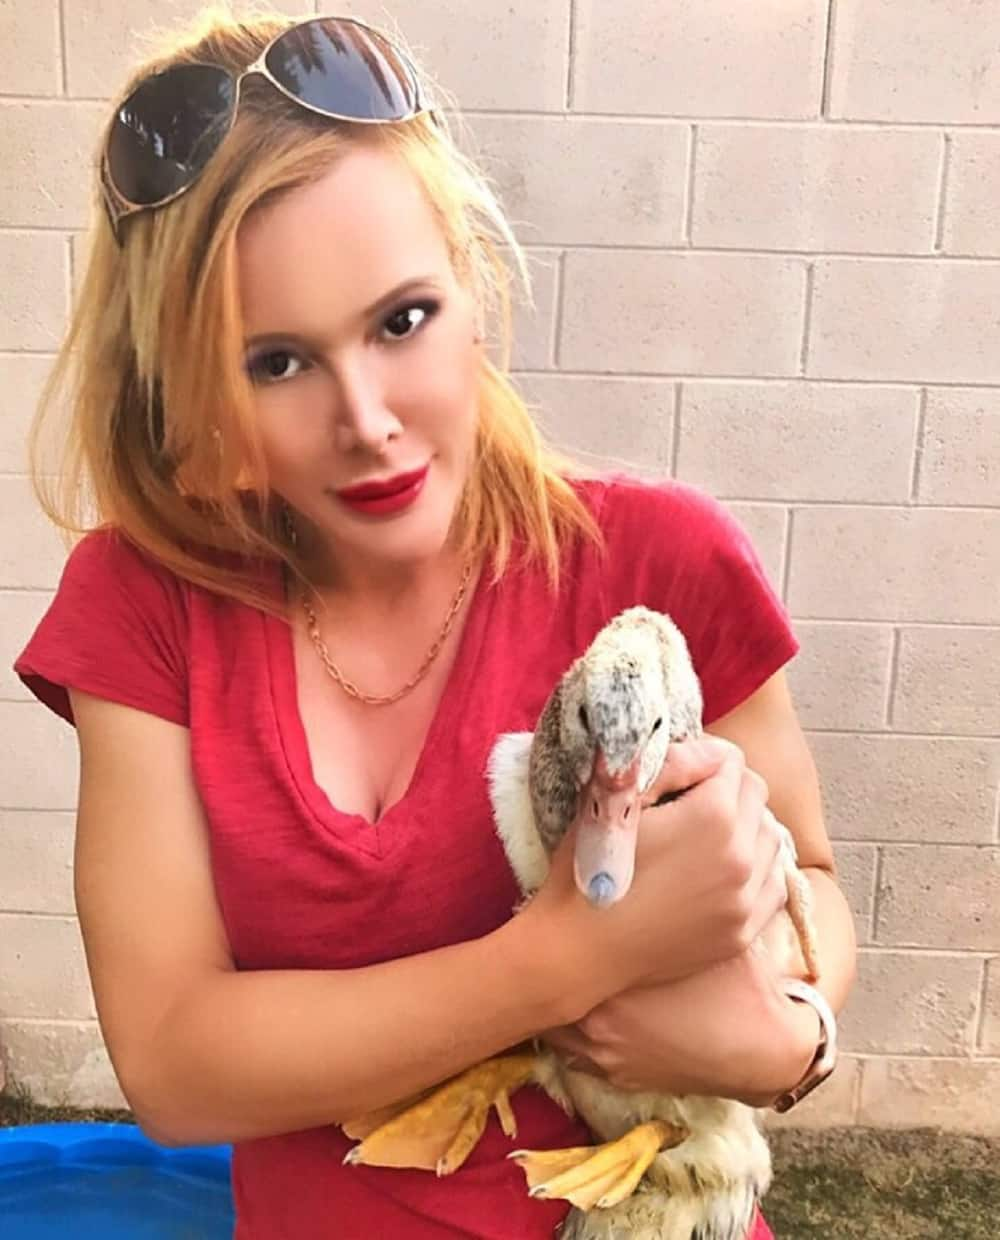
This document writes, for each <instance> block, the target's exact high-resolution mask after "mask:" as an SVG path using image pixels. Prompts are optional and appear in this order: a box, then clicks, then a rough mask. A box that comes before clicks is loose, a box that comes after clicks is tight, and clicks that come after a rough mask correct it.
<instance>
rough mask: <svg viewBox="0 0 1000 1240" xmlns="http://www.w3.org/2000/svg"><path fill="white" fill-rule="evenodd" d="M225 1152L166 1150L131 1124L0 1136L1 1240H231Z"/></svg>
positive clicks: (36, 1128) (38, 1127) (51, 1127)
mask: <svg viewBox="0 0 1000 1240" xmlns="http://www.w3.org/2000/svg"><path fill="white" fill-rule="evenodd" d="M230 1157H231V1148H230V1147H229V1146H228V1145H212V1146H195V1147H185V1148H184V1149H166V1148H164V1147H163V1146H160V1145H157V1144H156V1143H155V1142H153V1141H150V1139H149V1138H148V1137H146V1136H144V1135H143V1133H142V1132H141V1131H140V1130H139V1129H138V1128H136V1127H135V1126H134V1125H132V1124H35V1125H25V1126H23V1127H19V1128H0V1237H2V1240H231V1237H232V1234H233V1202H232V1194H231V1191H230V1184H229V1164H230Z"/></svg>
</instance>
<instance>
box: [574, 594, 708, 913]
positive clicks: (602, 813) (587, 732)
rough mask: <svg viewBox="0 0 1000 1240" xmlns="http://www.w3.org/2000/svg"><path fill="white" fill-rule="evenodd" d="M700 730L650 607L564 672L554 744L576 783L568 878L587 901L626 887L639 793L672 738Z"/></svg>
mask: <svg viewBox="0 0 1000 1240" xmlns="http://www.w3.org/2000/svg"><path fill="white" fill-rule="evenodd" d="M700 728H701V691H700V689H699V686H698V680H697V677H696V676H695V673H694V669H693V667H692V665H691V660H690V656H689V654H688V650H687V644H686V642H685V641H684V638H683V636H682V635H681V633H680V630H679V629H678V628H677V627H676V626H675V625H674V624H673V623H672V622H671V621H670V620H669V619H668V618H667V617H666V616H663V615H661V614H660V613H658V612H653V611H649V610H647V609H646V608H644V607H633V608H630V609H629V610H628V611H625V612H623V613H622V614H621V615H620V616H618V617H616V618H615V619H614V620H613V621H612V622H611V623H610V624H608V625H606V626H605V627H604V628H603V629H602V630H601V631H600V633H598V635H597V637H596V638H595V639H594V641H593V643H592V644H591V645H590V647H589V648H588V650H587V651H586V653H585V654H584V655H583V656H582V657H581V658H580V659H578V660H577V661H576V663H575V664H574V665H573V667H572V668H570V670H569V672H568V673H567V674H566V676H565V678H564V680H563V682H562V693H561V717H560V729H559V730H560V742H561V747H562V749H563V754H564V756H565V757H566V758H567V759H568V765H569V767H570V768H571V769H572V771H573V773H574V776H575V778H576V781H577V784H578V788H579V799H578V802H577V819H578V823H579V830H578V832H577V843H576V857H575V872H576V882H577V886H578V887H579V888H580V890H581V891H582V892H583V894H584V895H585V896H586V897H587V898H588V899H589V900H590V901H591V902H592V903H594V904H600V905H605V904H613V903H614V902H615V901H616V900H620V899H621V898H622V896H624V895H625V893H626V892H627V891H628V889H629V887H630V886H631V884H632V876H633V873H634V868H635V846H636V839H637V829H638V825H639V813H640V808H641V798H642V795H643V793H644V792H645V791H646V789H647V788H648V787H649V785H650V784H651V783H652V781H653V779H654V778H655V777H656V775H657V774H658V773H659V771H660V769H661V768H662V766H663V764H664V762H665V761H666V757H667V752H668V749H669V746H670V743H671V741H673V740H680V739H683V738H684V737H687V736H690V735H692V734H695V733H696V732H698V731H700Z"/></svg>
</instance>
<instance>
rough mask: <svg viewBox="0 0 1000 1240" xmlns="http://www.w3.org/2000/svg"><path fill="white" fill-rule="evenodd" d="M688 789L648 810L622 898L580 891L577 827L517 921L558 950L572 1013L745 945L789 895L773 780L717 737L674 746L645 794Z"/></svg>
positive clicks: (544, 948)
mask: <svg viewBox="0 0 1000 1240" xmlns="http://www.w3.org/2000/svg"><path fill="white" fill-rule="evenodd" d="M684 789H687V791H685V792H684V795H682V796H680V797H679V798H678V799H677V800H675V801H673V802H671V803H669V804H666V805H662V806H656V807H653V806H650V807H649V808H646V809H644V810H643V811H642V818H641V820H640V825H639V839H638V845H637V849H636V865H635V878H634V880H633V882H632V886H631V889H630V890H629V891H628V893H627V895H626V896H625V897H624V899H622V900H620V901H619V902H618V903H616V904H613V905H611V906H610V907H605V908H595V907H593V906H592V905H591V904H589V903H588V901H587V900H586V899H585V898H584V897H583V896H582V895H581V894H580V892H579V891H578V890H577V889H576V886H575V884H574V881H573V845H574V839H575V829H573V828H571V829H570V831H569V832H568V833H567V837H566V839H564V840H563V842H562V843H561V844H560V846H559V847H558V849H557V850H556V852H555V854H554V856H553V858H552V865H551V869H550V872H549V876H548V878H547V879H546V882H545V883H544V884H543V886H542V888H541V890H540V891H539V892H538V894H537V895H536V896H535V898H534V899H533V900H532V901H531V903H530V904H529V905H528V906H527V908H526V909H525V910H524V912H523V913H522V914H521V915H520V917H519V918H517V919H516V920H518V921H521V922H522V928H523V929H524V930H525V931H526V932H527V933H529V934H530V935H531V936H532V942H534V943H535V944H537V950H538V951H541V952H548V953H551V954H552V955H553V956H557V957H558V963H557V964H556V965H555V966H554V973H555V974H556V976H557V977H558V978H559V983H560V985H561V986H564V987H565V988H566V989H567V990H574V991H575V992H576V993H577V994H578V996H579V999H578V1003H579V1006H577V1007H576V1008H575V1010H574V1011H573V1013H572V1015H571V1016H570V1017H569V1019H575V1018H576V1017H577V1016H578V1014H579V1015H582V1014H583V1013H584V1012H587V1011H589V1010H590V1009H591V1008H593V1007H595V1006H596V1005H597V1004H599V1003H600V1002H601V1001H602V1000H604V999H607V998H610V996H611V995H616V994H619V993H620V992H621V991H623V990H627V989H629V988H630V987H633V986H636V985H640V984H642V983H646V982H654V981H664V980H676V979H679V978H681V977H685V976H687V975H689V974H692V973H697V972H699V971H700V970H702V969H704V968H706V967H707V966H709V965H712V964H717V963H718V962H720V961H723V960H727V959H729V958H730V957H733V956H737V955H740V954H741V953H743V952H745V951H746V949H747V948H748V947H749V946H750V944H751V943H752V942H753V940H754V939H755V938H756V937H757V935H758V934H759V933H760V931H761V929H762V928H763V927H764V926H765V925H766V924H767V923H768V922H769V921H770V920H771V918H772V917H773V916H774V915H775V913H776V912H777V911H778V909H779V908H781V907H782V905H783V904H784V902H785V899H786V892H785V887H784V882H783V881H782V879H781V875H780V873H779V872H778V870H777V869H776V866H775V859H776V857H777V853H778V848H779V839H778V834H777V831H776V830H775V828H774V827H773V825H772V824H771V823H770V822H769V816H768V815H765V813H764V808H765V806H766V803H767V786H766V784H765V783H764V781H763V780H762V779H761V778H760V777H759V776H758V775H756V774H755V773H754V772H753V771H751V770H749V769H748V768H747V766H746V762H745V760H744V758H743V754H742V751H741V750H740V749H739V748H738V747H737V746H735V745H733V744H731V743H729V742H728V741H723V740H719V739H718V738H716V737H710V736H705V737H703V738H700V739H698V740H691V741H683V742H679V743H676V744H674V745H672V746H671V747H670V751H669V756H668V759H667V761H666V763H665V764H664V768H663V771H662V773H661V775H660V776H659V778H658V779H657V781H656V783H655V784H654V786H653V788H651V789H650V792H649V794H648V795H647V798H646V799H647V800H651V799H652V798H653V797H656V796H659V795H661V794H662V793H664V792H670V791H673V792H679V791H683V790H684Z"/></svg>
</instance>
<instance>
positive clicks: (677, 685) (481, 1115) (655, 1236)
mask: <svg viewBox="0 0 1000 1240" xmlns="http://www.w3.org/2000/svg"><path fill="white" fill-rule="evenodd" d="M702 709H703V702H702V693H701V687H700V682H699V679H698V676H697V674H696V672H695V668H694V665H693V662H692V659H691V655H690V651H689V649H688V645H687V642H686V640H685V638H684V635H683V633H682V632H681V630H680V628H679V627H678V626H677V625H676V624H675V623H674V622H673V620H672V619H671V618H670V617H669V616H668V615H666V614H665V613H662V612H658V611H654V610H652V609H650V608H647V607H642V606H636V607H631V608H627V609H625V610H624V611H622V612H621V613H619V614H618V615H616V616H615V617H614V618H612V619H611V620H610V621H609V622H608V623H606V624H605V625H604V626H603V627H602V628H601V629H600V630H599V631H598V633H597V634H596V636H595V637H594V638H593V640H592V641H591V643H590V645H589V646H588V647H587V649H586V650H585V651H584V652H583V654H582V655H580V656H579V657H578V658H577V659H576V660H575V661H574V662H573V663H572V664H571V666H570V667H569V668H568V669H567V670H566V672H565V673H564V674H563V676H562V677H561V678H560V680H559V681H558V683H557V684H556V686H555V688H554V689H553V691H552V692H551V694H550V696H549V698H548V699H547V701H546V702H545V705H544V707H543V709H542V711H541V714H540V716H539V718H538V721H537V724H536V727H535V730H534V731H533V732H510V733H505V734H504V735H501V736H500V737H498V738H497V739H496V741H495V743H494V745H493V747H492V749H491V752H490V756H489V759H488V763H487V780H488V786H489V793H490V801H491V804H492V808H493V813H494V822H495V827H496V831H497V834H498V836H499V839H500V841H501V843H502V845H503V848H504V852H505V854H506V856H507V860H508V862H509V864H510V866H511V869H512V870H513V873H514V875H515V878H516V880H517V885H518V889H519V892H520V895H521V899H520V902H519V903H518V905H517V907H516V908H515V910H513V911H514V915H517V913H518V912H519V911H520V910H521V909H523V908H524V907H525V906H526V905H527V903H528V902H530V900H531V898H532V896H533V895H534V893H536V892H537V891H538V890H539V888H540V887H541V886H542V884H543V883H544V881H545V878H546V876H547V874H548V870H549V859H550V857H551V855H552V854H553V852H554V851H555V850H556V848H557V847H558V846H559V843H560V841H561V840H562V839H563V837H564V836H565V834H566V832H567V831H568V830H569V829H570V827H571V826H572V825H574V824H576V827H577V833H576V842H575V845H574V859H573V860H574V864H573V871H574V881H575V884H576V886H577V888H578V889H579V891H580V892H581V894H582V895H583V897H584V898H585V899H587V900H588V901H589V902H590V903H591V904H593V905H595V906H597V907H607V906H609V905H611V904H613V903H616V902H617V901H619V900H622V899H625V898H627V895H628V891H629V888H630V886H631V884H632V881H633V878H634V870H635V849H636V842H637V838H638V826H639V818H640V809H641V804H642V797H643V795H644V794H645V793H646V791H647V790H648V788H649V787H650V785H651V784H652V782H653V780H654V779H655V778H656V776H657V775H658V774H659V772H660V770H661V769H662V767H663V765H664V763H665V762H666V760H667V757H668V754H669V750H670V746H671V744H674V743H676V742H679V741H682V740H686V739H689V738H695V737H698V736H700V735H702V731H703V727H702ZM676 795H678V794H676V793H675V794H671V798H672V796H676ZM671 798H663V799H671ZM765 812H766V813H768V814H769V815H770V811H769V810H767V811H765ZM770 816H771V818H772V820H773V823H774V827H775V829H776V830H777V833H778V836H779V839H780V847H779V854H778V860H777V862H776V865H777V866H778V867H779V869H780V872H781V874H782V876H783V878H784V881H785V885H786V889H787V892H788V900H787V903H786V906H785V908H784V909H783V910H782V912H781V913H780V914H779V915H778V917H777V918H775V921H774V922H773V923H772V925H771V927H769V928H768V932H767V934H766V935H762V936H761V938H760V939H758V941H757V942H756V943H755V944H754V945H753V948H752V950H755V951H760V952H763V953H765V954H769V955H770V956H771V957H772V958H774V959H775V962H776V964H777V965H778V967H779V968H781V967H783V966H784V965H785V964H786V963H787V962H789V961H791V960H792V959H793V958H794V957H793V953H794V950H795V946H796V945H797V947H798V949H799V951H800V952H801V958H802V959H803V960H804V962H805V966H806V971H807V975H808V977H809V978H810V979H811V980H815V979H817V978H818V976H819V966H818V951H817V944H816V935H815V927H814V924H813V918H812V910H811V901H810V896H811V889H810V887H809V884H808V881H807V880H806V878H805V875H804V874H803V873H802V871H801V870H800V869H799V868H798V864H797V856H796V851H795V842H794V839H793V837H792V835H791V833H790V832H789V831H788V830H787V828H785V827H784V826H783V825H782V824H780V823H779V822H777V820H776V819H774V817H773V815H770ZM528 1083H532V1084H534V1085H535V1086H537V1087H540V1088H542V1089H543V1090H544V1091H545V1092H546V1093H547V1094H548V1095H549V1096H550V1097H551V1098H552V1099H553V1100H554V1101H556V1102H557V1103H558V1104H559V1105H560V1106H561V1107H563V1109H564V1110H566V1111H567V1112H568V1113H569V1114H574V1115H577V1116H579V1117H581V1118H582V1119H583V1120H584V1122H585V1123H586V1124H587V1126H588V1127H589V1128H590V1130H591V1132H592V1133H593V1134H594V1135H595V1137H596V1138H597V1141H598V1144H597V1145H595V1146H585V1147H578V1148H574V1149H571V1150H523V1149H515V1150H512V1151H511V1153H510V1155H509V1157H510V1158H512V1159H513V1160H514V1161H515V1162H516V1163H517V1164H518V1165H519V1166H520V1167H521V1169H522V1170H523V1171H524V1173H525V1178H526V1182H527V1191H528V1192H529V1193H530V1194H531V1195H532V1196H533V1197H540V1198H553V1197H555V1198H561V1199H564V1200H567V1201H569V1202H570V1203H571V1205H572V1209H571V1211H570V1213H569V1215H568V1216H567V1218H566V1220H565V1222H564V1224H563V1226H562V1229H561V1231H560V1240H624V1238H625V1237H628V1238H629V1240H744V1238H745V1237H746V1236H747V1235H748V1233H749V1231H750V1228H751V1226H752V1223H753V1219H754V1216H755V1212H756V1210H757V1206H758V1203H759V1201H760V1200H761V1198H762V1197H763V1196H764V1195H765V1193H766V1192H767V1190H768V1188H769V1186H770V1183H771V1177H772V1166H771V1157H770V1150H769V1147H768V1144H767V1141H766V1139H765V1137H764V1135H763V1132H762V1130H761V1126H760V1123H759V1115H758V1112H756V1111H755V1110H754V1109H753V1108H752V1107H750V1106H747V1105H745V1104H744V1103H741V1102H738V1101H735V1100H732V1099H727V1098H711V1097H701V1096H693V1095H687V1096H675V1095H670V1094H666V1093H659V1092H652V1091H642V1092H633V1091H625V1090H622V1089H619V1088H617V1087H615V1086H613V1085H612V1084H611V1083H610V1082H609V1081H607V1080H606V1079H605V1078H603V1077H599V1076H596V1075H594V1074H593V1073H588V1072H582V1071H579V1070H577V1069H575V1068H574V1067H573V1064H572V1062H570V1061H569V1060H568V1059H567V1057H566V1056H564V1055H563V1054H561V1053H560V1052H559V1051H557V1050H555V1049H554V1048H552V1047H549V1046H547V1045H546V1044H545V1043H544V1042H542V1041H541V1040H539V1039H536V1040H535V1041H534V1042H533V1043H532V1044H531V1045H530V1047H525V1048H518V1049H517V1050H516V1051H515V1052H514V1053H513V1054H507V1055H503V1056H497V1057H495V1058H494V1059H491V1060H488V1061H486V1062H485V1063H483V1064H478V1065H475V1066H473V1067H472V1068H470V1069H468V1070H466V1071H465V1072H463V1073H460V1074H458V1075H457V1076H456V1077H454V1078H452V1079H451V1080H450V1081H448V1082H446V1083H445V1084H444V1085H442V1086H440V1087H437V1088H435V1089H431V1090H427V1091H424V1092H423V1093H422V1094H421V1095H419V1096H418V1097H416V1098H414V1099H409V1100H406V1102H404V1103H402V1104H399V1105H398V1106H396V1107H393V1108H386V1109H383V1110H382V1111H380V1112H378V1113H374V1114H372V1115H369V1116H362V1117H358V1118H357V1119H355V1120H352V1121H348V1122H346V1123H345V1124H344V1125H343V1128H344V1131H345V1132H346V1133H347V1135H348V1136H350V1137H352V1138H356V1139H358V1140H359V1144H358V1145H357V1146H355V1147H353V1148H352V1149H351V1150H350V1151H349V1152H348V1154H347V1157H346V1159H345V1161H347V1162H349V1163H355V1164H358V1163H364V1164H367V1165H378V1166H423V1167H426V1168H427V1169H431V1170H434V1171H435V1172H436V1173H437V1174H438V1175H450V1174H454V1173H455V1172H456V1171H457V1170H458V1169H459V1168H460V1166H461V1164H462V1162H464V1160H465V1158H466V1157H467V1156H468V1154H469V1152H470V1151H471V1150H472V1149H473V1148H474V1146H475V1144H476V1142H477V1141H478V1138H479V1136H480V1135H481V1134H482V1131H483V1129H484V1127H485V1124H486V1121H487V1117H488V1115H489V1112H490V1110H491V1108H495V1109H496V1111H497V1114H498V1116H499V1118H500V1122H501V1125H502V1126H503V1129H504V1132H505V1133H507V1135H508V1136H509V1137H511V1138H514V1137H515V1136H516V1124H515V1121H514V1116H513V1112H512V1110H511V1107H510V1096H511V1094H512V1093H514V1092H515V1091H516V1090H518V1089H520V1088H521V1087H522V1086H524V1085H526V1084H528Z"/></svg>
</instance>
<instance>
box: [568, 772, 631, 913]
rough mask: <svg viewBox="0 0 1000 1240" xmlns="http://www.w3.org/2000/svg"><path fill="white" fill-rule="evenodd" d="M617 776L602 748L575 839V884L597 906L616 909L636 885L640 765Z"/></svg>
mask: <svg viewBox="0 0 1000 1240" xmlns="http://www.w3.org/2000/svg"><path fill="white" fill-rule="evenodd" d="M641 759H642V754H641V753H640V754H638V755H637V756H636V758H635V761H634V762H633V763H632V765H631V766H629V767H628V768H627V769H626V770H624V771H620V772H618V773H617V774H612V773H611V772H610V771H609V770H608V764H607V761H606V759H605V757H604V753H603V751H602V750H601V749H600V748H598V750H597V753H596V755H595V758H594V769H593V772H592V774H591V776H590V779H589V781H588V782H587V783H586V784H585V785H584V788H583V791H582V793H581V800H580V825H579V830H578V831H577V836H576V852H575V856H574V873H575V876H576V885H577V887H579V889H580V891H582V892H583V894H584V895H585V896H586V897H587V899H588V900H589V901H590V902H591V903H592V904H599V905H605V904H614V903H615V901H616V900H620V899H621V898H622V896H623V895H625V893H626V892H627V891H628V889H629V887H631V886H632V876H633V874H634V873H635V845H636V839H637V836H638V828H639V810H640V799H639V765H640V762H641Z"/></svg>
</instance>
